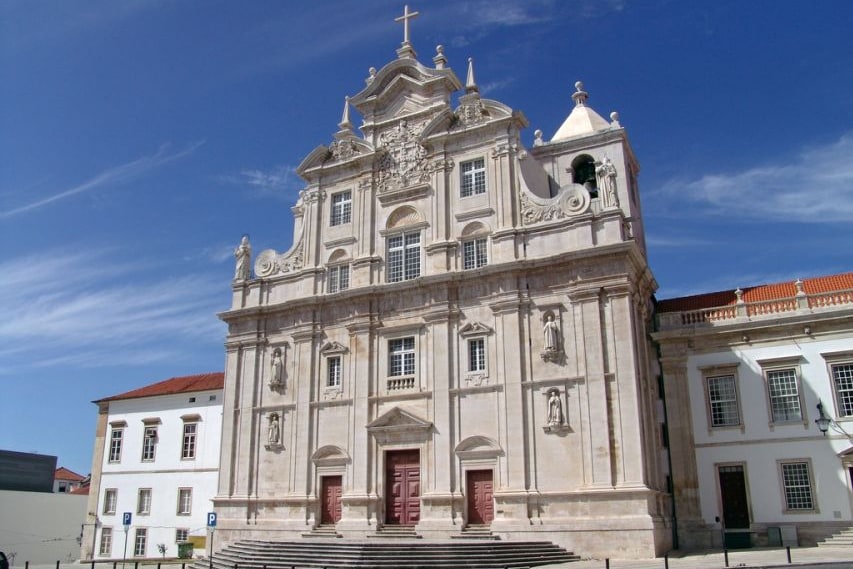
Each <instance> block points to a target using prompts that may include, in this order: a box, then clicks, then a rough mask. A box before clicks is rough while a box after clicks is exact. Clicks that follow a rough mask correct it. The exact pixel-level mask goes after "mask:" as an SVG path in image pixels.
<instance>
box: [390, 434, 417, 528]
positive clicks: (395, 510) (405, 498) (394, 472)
mask: <svg viewBox="0 0 853 569" xmlns="http://www.w3.org/2000/svg"><path fill="white" fill-rule="evenodd" d="M420 517H421V456H420V452H419V451H417V450H400V451H388V452H387V453H386V454H385V523H386V524H389V525H401V526H411V525H415V524H416V523H418V520H420Z"/></svg>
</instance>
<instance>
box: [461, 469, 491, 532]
mask: <svg viewBox="0 0 853 569" xmlns="http://www.w3.org/2000/svg"><path fill="white" fill-rule="evenodd" d="M493 491H494V482H493V480H492V471H491V470H469V471H468V472H467V473H466V475H465V495H466V497H467V502H468V524H474V525H483V524H490V523H492V520H493V519H494V518H495V505H494V499H493V496H492V494H493Z"/></svg>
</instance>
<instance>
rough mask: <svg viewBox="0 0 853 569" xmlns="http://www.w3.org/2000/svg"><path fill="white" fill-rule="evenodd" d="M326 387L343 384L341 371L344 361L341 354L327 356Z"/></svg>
mask: <svg viewBox="0 0 853 569" xmlns="http://www.w3.org/2000/svg"><path fill="white" fill-rule="evenodd" d="M326 367H327V370H328V372H327V374H326V387H340V386H341V372H342V371H343V362H342V361H341V356H331V357H328V358H326Z"/></svg>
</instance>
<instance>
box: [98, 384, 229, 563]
mask: <svg viewBox="0 0 853 569" xmlns="http://www.w3.org/2000/svg"><path fill="white" fill-rule="evenodd" d="M190 398H195V402H192V403H191V402H190ZM182 415H199V416H200V420H199V421H198V427H197V433H196V457H195V459H193V460H184V459H181V447H182V442H183V426H184V421H183V420H182V419H181V416H182ZM153 417H157V418H159V419H160V423H159V424H158V425H157V447H156V451H155V458H154V460H153V461H151V462H142V437H143V431H144V424H143V422H142V421H143V419H150V418H153ZM116 421H126V422H127V426H126V427H125V429H124V442H123V446H122V455H121V461H120V462H118V463H110V462H108V460H109V448H108V447H107V449H105V452H104V464H103V474H102V478H101V487H100V489H99V496H98V511H97V515H98V519H99V523H100V525H101V526H102V527H111V528H112V531H113V544H112V550H111V552H109V553H108V554H106V555H103V554H98V553H97V552H99V551H100V540H101V527H99V528H98V533H97V536H96V540H95V552H96V555H95V558H96V559H98V558H100V559H103V558H113V559H115V558H119V559H120V558H122V556H123V550H124V537H125V534H124V528H123V526H122V513H123V512H131V513H132V524H131V527H130V529H129V532H128V534H127V556H128V557H129V558H130V557H132V556H133V540H134V535H135V530H136V528H142V527H144V528H147V529H148V539H147V544H146V552H145V557H160V556H161V555H160V553H159V551H158V549H157V544H160V543H163V544H166V546H167V548H168V549H167V551H166V555H167V556H176V555H177V545H176V543H175V530H176V529H177V528H186V529H189V530H190V532H189V534H190V535H196V536H199V535H205V534H206V524H207V513H208V512H210V511H213V506H212V503H211V499H212V498H213V496H214V495H215V494H216V487H217V479H218V468H219V445H220V436H221V432H222V391H221V390H215V391H201V392H194V393H182V394H176V395H166V396H157V397H146V398H139V399H130V400H121V401H113V402H111V403H110V412H109V418H108V422H109V423H112V422H116ZM110 430H111V428H110V427H109V426H108V428H107V437H106V444H107V445H109V439H110V436H109V432H110ZM108 488H115V489H116V490H117V491H118V501H117V505H116V512H115V514H105V513H104V511H103V510H104V494H105V491H106V489H108ZM140 488H150V489H151V512H150V514H148V515H140V514H137V513H136V509H137V498H138V493H139V489H140ZM180 488H192V489H193V492H192V499H193V501H192V510H191V514H190V515H178V513H177V511H178V491H179V489H180ZM197 553H201V552H200V551H199V552H197Z"/></svg>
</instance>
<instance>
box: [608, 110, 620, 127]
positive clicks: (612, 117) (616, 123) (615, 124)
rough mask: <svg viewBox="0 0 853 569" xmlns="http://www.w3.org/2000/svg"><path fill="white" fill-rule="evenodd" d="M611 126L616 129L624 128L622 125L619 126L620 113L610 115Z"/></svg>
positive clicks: (614, 112)
mask: <svg viewBox="0 0 853 569" xmlns="http://www.w3.org/2000/svg"><path fill="white" fill-rule="evenodd" d="M610 126H612V127H616V128H619V127H620V126H622V125H621V124H619V113H617V112H616V111H613V112H612V113H610Z"/></svg>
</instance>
